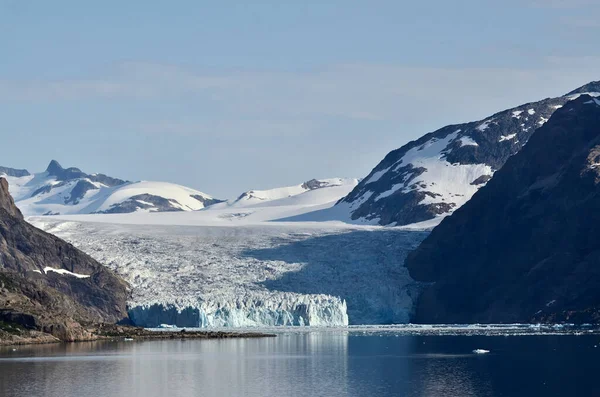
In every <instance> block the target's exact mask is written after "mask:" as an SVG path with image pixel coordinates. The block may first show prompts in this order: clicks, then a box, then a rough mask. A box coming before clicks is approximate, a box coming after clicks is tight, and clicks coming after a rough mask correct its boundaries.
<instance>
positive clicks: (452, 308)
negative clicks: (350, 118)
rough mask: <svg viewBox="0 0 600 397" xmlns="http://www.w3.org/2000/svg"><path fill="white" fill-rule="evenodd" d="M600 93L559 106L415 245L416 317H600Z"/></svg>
mask: <svg viewBox="0 0 600 397" xmlns="http://www.w3.org/2000/svg"><path fill="white" fill-rule="evenodd" d="M598 236H600V100H598V99H595V98H592V97H590V96H587V95H583V96H581V97H579V98H577V99H575V100H573V101H570V102H568V103H567V104H566V105H565V106H564V107H563V108H561V109H559V110H557V111H556V112H555V113H554V114H553V115H552V117H551V118H550V120H549V121H548V122H547V123H546V124H545V125H544V126H543V127H541V128H540V129H539V130H537V131H536V132H535V133H534V134H533V135H532V136H531V138H530V139H529V143H528V144H527V145H526V146H525V147H524V148H523V149H522V150H521V151H520V152H519V153H518V154H516V155H515V156H513V157H511V158H509V159H508V161H507V162H506V164H505V165H504V167H502V169H500V170H499V171H498V172H496V174H495V175H494V178H492V179H491V180H490V181H489V182H488V184H487V185H486V186H485V187H482V188H481V189H480V190H479V191H478V192H477V193H476V194H475V195H474V196H473V198H472V199H471V200H470V201H469V202H468V203H466V204H465V205H464V206H463V207H461V208H460V209H458V210H457V211H456V212H454V214H452V215H451V216H449V217H447V218H445V219H444V220H443V221H442V222H441V224H440V225H439V226H437V227H436V228H435V229H434V230H433V232H432V233H431V234H430V235H429V236H428V237H427V238H426V239H425V240H424V241H423V243H421V245H420V246H419V247H418V248H417V249H416V250H415V251H414V252H412V253H411V254H410V255H409V256H408V258H407V260H406V265H407V267H408V269H409V271H410V274H411V276H412V277H413V278H415V279H416V280H419V281H423V282H432V283H433V284H430V285H429V286H427V287H426V288H425V290H424V291H423V293H422V294H421V296H420V298H419V301H418V305H417V309H416V317H415V319H414V320H415V321H417V322H424V323H475V322H482V323H512V322H540V321H541V322H557V321H567V322H575V323H586V322H590V323H598V322H600V239H598Z"/></svg>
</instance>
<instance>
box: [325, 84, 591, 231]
mask: <svg viewBox="0 0 600 397" xmlns="http://www.w3.org/2000/svg"><path fill="white" fill-rule="evenodd" d="M583 93H588V94H590V95H591V96H598V95H600V82H592V83H589V84H586V85H584V86H583V87H580V88H578V89H576V90H574V91H572V92H570V93H568V94H566V95H564V96H561V97H558V98H551V99H544V100H541V101H539V102H533V103H528V104H525V105H521V106H517V107H515V108H512V109H508V110H505V111H503V112H500V113H496V114H494V115H492V116H490V117H487V118H485V119H483V120H479V121H474V122H470V123H464V124H456V125H449V126H446V127H443V128H441V129H439V130H437V131H435V132H432V133H429V134H426V135H424V136H423V137H421V138H419V139H417V140H416V141H412V142H409V143H407V144H406V145H404V146H402V147H401V148H399V149H396V150H394V151H392V152H390V153H389V154H388V155H387V156H386V157H385V158H384V159H383V160H382V161H381V162H380V163H379V164H378V165H377V166H376V167H375V168H374V169H373V170H372V171H371V173H370V174H369V175H368V176H367V177H366V178H364V179H363V180H362V181H361V182H360V183H359V184H358V186H356V188H355V189H354V190H353V191H352V192H351V193H350V194H349V195H348V196H346V197H345V198H343V199H342V200H341V201H340V202H339V203H338V204H337V205H336V208H335V209H333V210H332V212H334V213H335V214H341V213H346V214H348V215H347V217H348V218H349V220H351V221H354V222H359V223H372V224H380V225H392V226H400V225H407V224H414V223H418V222H423V221H428V220H432V219H435V218H439V219H441V217H443V216H446V215H448V214H451V213H453V212H454V211H456V210H457V209H458V208H459V207H460V206H462V205H463V204H465V203H466V202H467V201H469V199H470V198H471V196H473V194H474V193H475V192H477V190H479V189H480V188H481V187H482V186H484V185H485V184H486V183H487V182H488V181H489V180H490V179H491V178H492V176H493V175H494V173H495V172H496V171H497V170H499V169H500V168H502V166H503V165H504V163H505V162H506V160H507V159H508V158H509V157H510V156H512V155H514V154H516V153H518V152H519V151H520V150H521V149H522V148H523V146H525V144H526V143H527V142H528V141H529V138H530V137H531V136H532V134H533V133H534V132H535V131H536V130H537V129H538V128H540V127H541V126H543V125H544V124H545V123H546V122H547V121H548V119H549V118H550V116H551V115H552V114H553V113H554V112H555V111H556V110H557V109H559V108H561V107H562V106H564V105H565V103H567V102H568V101H570V100H573V99H575V98H577V97H578V96H579V95H581V94H583ZM337 216H339V215H337Z"/></svg>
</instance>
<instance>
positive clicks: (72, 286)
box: [0, 178, 129, 340]
mask: <svg viewBox="0 0 600 397" xmlns="http://www.w3.org/2000/svg"><path fill="white" fill-rule="evenodd" d="M0 265H1V266H0V323H2V324H4V325H6V324H16V325H17V326H18V327H22V328H25V329H29V330H34V331H38V332H43V333H47V334H51V335H53V336H55V337H57V338H59V339H61V340H78V339H86V338H91V337H92V335H91V334H90V332H89V331H88V330H86V329H85V327H84V325H86V324H91V323H104V322H106V323H115V322H118V321H120V320H123V319H126V318H127V309H126V300H127V298H128V296H129V291H128V285H127V284H126V283H125V282H124V281H123V280H122V279H121V278H119V277H118V276H116V275H115V274H114V273H113V272H111V271H110V270H108V269H107V268H105V267H104V266H102V265H101V264H100V263H98V262H97V261H95V260H94V259H92V258H91V257H90V256H88V255H86V254H85V253H83V252H81V251H79V250H78V249H76V248H75V247H73V246H72V245H71V244H68V243H66V242H65V241H63V240H61V239H59V238H57V237H55V236H53V235H51V234H48V233H45V232H43V231H41V230H39V229H37V228H35V227H34V226H32V225H30V224H29V223H27V222H26V221H25V220H24V219H23V216H22V215H21V212H20V211H19V210H18V209H17V208H16V207H15V205H14V202H13V199H12V197H11V196H10V194H9V193H8V184H7V182H6V180H5V179H4V178H0ZM15 329H18V328H15Z"/></svg>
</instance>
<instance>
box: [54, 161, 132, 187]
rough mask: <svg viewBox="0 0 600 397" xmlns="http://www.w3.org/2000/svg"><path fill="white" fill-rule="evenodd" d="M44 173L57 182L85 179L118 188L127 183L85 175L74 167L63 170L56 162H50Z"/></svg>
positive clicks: (95, 175) (102, 175)
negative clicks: (54, 178)
mask: <svg viewBox="0 0 600 397" xmlns="http://www.w3.org/2000/svg"><path fill="white" fill-rule="evenodd" d="M46 172H47V173H48V175H49V176H54V177H56V180H57V181H70V180H73V179H84V178H85V179H89V180H90V181H92V182H98V183H101V184H103V185H106V186H109V187H113V186H120V185H124V184H125V183H127V181H124V180H122V179H118V178H112V177H110V176H107V175H104V174H86V173H85V172H83V171H81V170H80V169H79V168H75V167H70V168H66V169H65V168H63V167H62V166H61V165H60V164H59V163H58V161H56V160H52V161H50V164H48V168H46Z"/></svg>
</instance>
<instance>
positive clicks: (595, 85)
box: [566, 80, 600, 96]
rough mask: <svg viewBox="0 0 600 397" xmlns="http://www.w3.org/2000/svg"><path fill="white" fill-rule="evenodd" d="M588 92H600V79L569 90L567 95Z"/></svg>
mask: <svg viewBox="0 0 600 397" xmlns="http://www.w3.org/2000/svg"><path fill="white" fill-rule="evenodd" d="M586 92H598V93H600V80H599V81H592V82H589V83H587V84H585V85H583V86H581V87H579V88H577V89H576V90H573V91H571V92H569V93H568V94H567V95H566V96H571V95H576V94H584V93H586Z"/></svg>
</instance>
